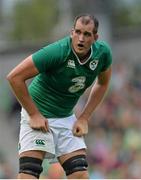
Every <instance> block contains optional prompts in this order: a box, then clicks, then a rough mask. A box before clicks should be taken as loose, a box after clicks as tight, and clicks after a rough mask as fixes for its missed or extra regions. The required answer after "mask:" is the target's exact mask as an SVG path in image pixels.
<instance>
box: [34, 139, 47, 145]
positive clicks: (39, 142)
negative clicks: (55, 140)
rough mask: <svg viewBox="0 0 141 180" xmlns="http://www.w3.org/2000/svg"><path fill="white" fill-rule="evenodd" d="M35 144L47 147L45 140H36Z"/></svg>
mask: <svg viewBox="0 0 141 180" xmlns="http://www.w3.org/2000/svg"><path fill="white" fill-rule="evenodd" d="M35 144H36V145H38V146H45V140H43V139H36V140H35Z"/></svg>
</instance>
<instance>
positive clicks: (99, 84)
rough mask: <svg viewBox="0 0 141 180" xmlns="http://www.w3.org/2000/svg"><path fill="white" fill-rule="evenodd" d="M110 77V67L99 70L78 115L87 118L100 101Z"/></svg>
mask: <svg viewBox="0 0 141 180" xmlns="http://www.w3.org/2000/svg"><path fill="white" fill-rule="evenodd" d="M110 77H111V67H110V68H109V69H108V70H106V71H104V72H101V73H100V74H99V76H98V79H97V81H96V82H95V84H94V86H93V87H92V89H91V92H90V95H89V98H88V101H87V103H86V105H85V107H84V109H83V112H82V113H81V115H80V118H82V119H85V120H89V119H90V117H91V115H92V113H93V112H94V110H95V109H96V107H97V106H98V105H99V104H100V102H101V101H102V99H103V97H104V95H105V93H106V91H107V89H108V85H109V81H110Z"/></svg>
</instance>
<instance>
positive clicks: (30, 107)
mask: <svg viewBox="0 0 141 180" xmlns="http://www.w3.org/2000/svg"><path fill="white" fill-rule="evenodd" d="M8 81H9V83H10V85H11V88H12V90H13V92H14V94H15V96H16V98H17V100H18V101H19V103H20V104H21V105H22V107H23V108H24V109H25V110H26V111H27V113H28V114H29V115H30V116H31V115H34V114H37V113H39V111H38V109H37V107H36V105H35V103H34V102H33V100H32V98H31V96H30V95H29V92H28V89H27V85H26V83H25V81H23V80H21V79H19V78H18V77H16V78H8Z"/></svg>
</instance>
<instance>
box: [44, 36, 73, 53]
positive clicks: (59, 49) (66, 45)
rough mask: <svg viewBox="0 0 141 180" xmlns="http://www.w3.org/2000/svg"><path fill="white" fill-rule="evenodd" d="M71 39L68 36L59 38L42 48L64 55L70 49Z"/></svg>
mask: <svg viewBox="0 0 141 180" xmlns="http://www.w3.org/2000/svg"><path fill="white" fill-rule="evenodd" d="M70 44H71V39H70V37H69V36H67V37H65V38H62V39H59V40H58V41H55V42H53V43H51V44H49V45H47V46H45V47H44V50H45V51H46V52H49V51H51V52H52V53H54V55H55V54H58V55H61V56H66V55H67V54H68V52H69V51H70V49H71V45H70Z"/></svg>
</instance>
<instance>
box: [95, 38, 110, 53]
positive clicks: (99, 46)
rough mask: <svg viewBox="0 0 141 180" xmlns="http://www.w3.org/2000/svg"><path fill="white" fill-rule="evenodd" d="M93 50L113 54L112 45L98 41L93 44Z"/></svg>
mask: <svg viewBox="0 0 141 180" xmlns="http://www.w3.org/2000/svg"><path fill="white" fill-rule="evenodd" d="M93 48H96V49H97V50H100V51H103V52H105V53H106V52H111V47H110V45H109V44H108V43H107V42H105V41H100V40H98V41H96V42H95V43H94V44H93Z"/></svg>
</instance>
